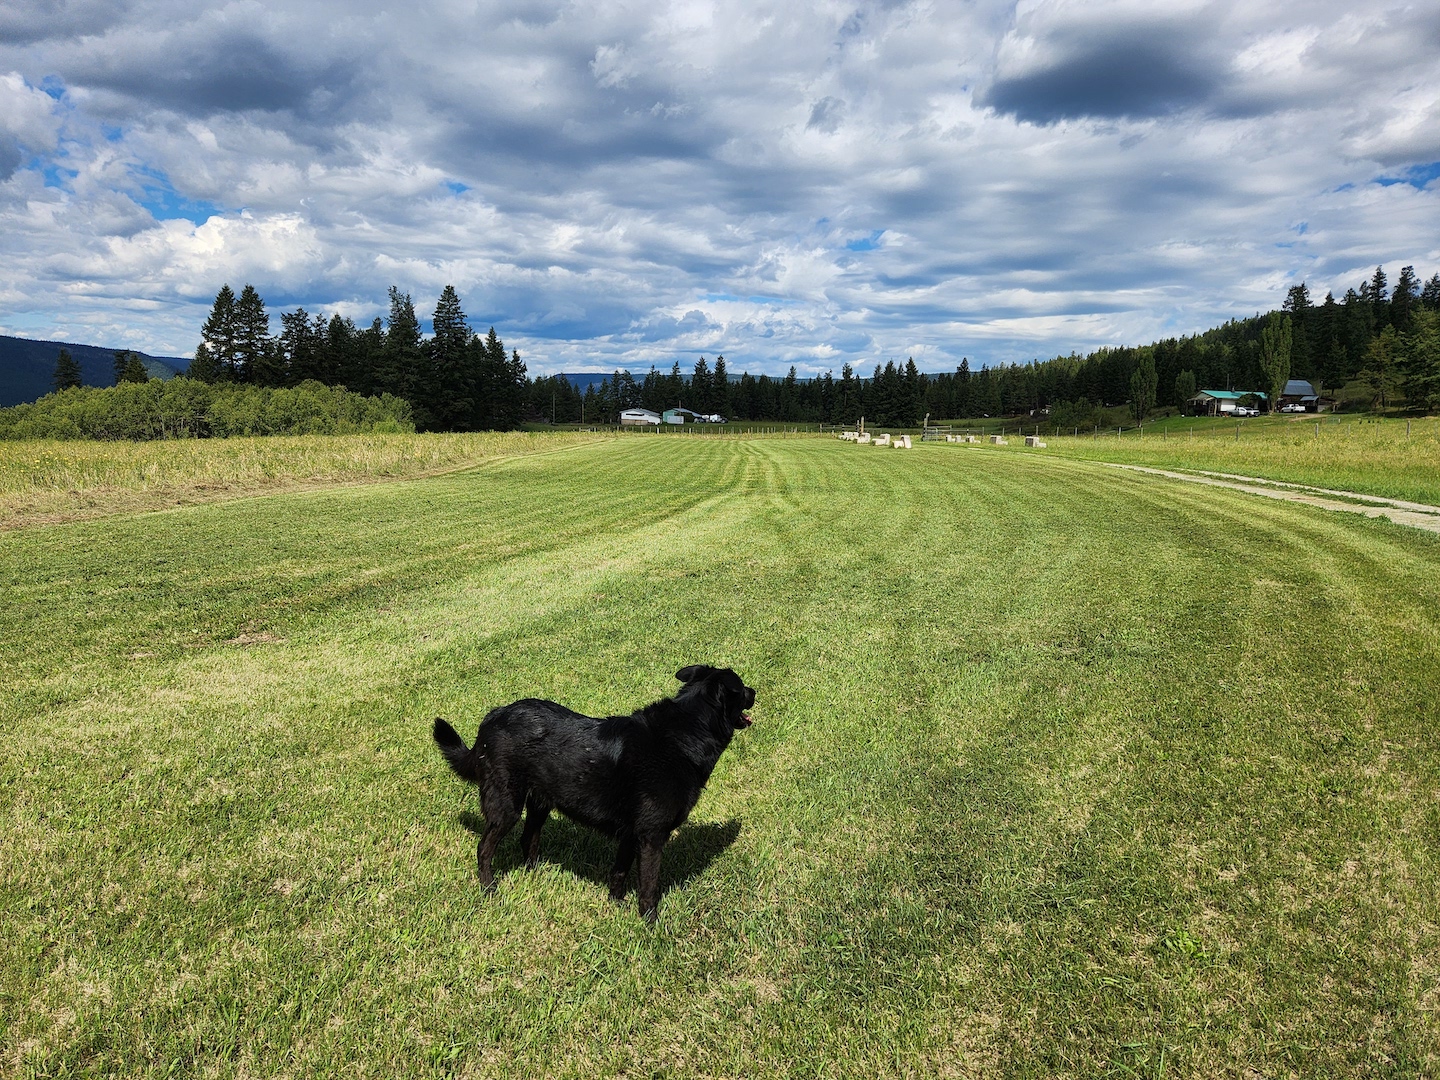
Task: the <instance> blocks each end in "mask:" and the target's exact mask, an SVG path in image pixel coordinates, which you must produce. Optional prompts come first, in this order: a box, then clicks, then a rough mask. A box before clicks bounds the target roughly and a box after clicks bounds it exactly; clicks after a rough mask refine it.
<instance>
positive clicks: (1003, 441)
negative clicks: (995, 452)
mask: <svg viewBox="0 0 1440 1080" xmlns="http://www.w3.org/2000/svg"><path fill="white" fill-rule="evenodd" d="M990 443H991V445H993V446H1009V445H1010V440H1009V439H1007V438H1005V436H1004V435H991V436H990Z"/></svg>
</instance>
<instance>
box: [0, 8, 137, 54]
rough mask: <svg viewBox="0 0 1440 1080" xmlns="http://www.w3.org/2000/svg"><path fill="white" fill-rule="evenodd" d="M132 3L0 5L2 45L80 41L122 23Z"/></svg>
mask: <svg viewBox="0 0 1440 1080" xmlns="http://www.w3.org/2000/svg"><path fill="white" fill-rule="evenodd" d="M130 8H131V4H130V3H129V0H4V2H3V3H0V41H3V42H8V43H11V44H14V45H34V44H35V43H37V42H41V41H55V40H64V39H67V38H77V37H80V36H82V35H85V34H95V33H99V32H103V31H104V30H106V29H108V28H109V27H111V26H118V25H120V24H121V23H123V22H124V21H125V19H126V17H127V15H128V13H129V10H130Z"/></svg>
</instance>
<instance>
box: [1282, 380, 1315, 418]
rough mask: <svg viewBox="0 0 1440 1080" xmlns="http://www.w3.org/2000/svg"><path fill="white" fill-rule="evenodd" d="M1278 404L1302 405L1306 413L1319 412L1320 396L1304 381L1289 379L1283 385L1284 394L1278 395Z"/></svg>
mask: <svg viewBox="0 0 1440 1080" xmlns="http://www.w3.org/2000/svg"><path fill="white" fill-rule="evenodd" d="M1280 404H1281V405H1282V406H1284V405H1303V406H1305V411H1306V412H1319V411H1320V394H1319V393H1318V392H1317V391H1316V389H1315V387H1314V386H1313V385H1312V384H1311V383H1309V382H1307V381H1306V380H1304V379H1291V380H1289V381H1288V382H1287V383H1286V384H1285V392H1284V393H1283V394H1281V395H1280Z"/></svg>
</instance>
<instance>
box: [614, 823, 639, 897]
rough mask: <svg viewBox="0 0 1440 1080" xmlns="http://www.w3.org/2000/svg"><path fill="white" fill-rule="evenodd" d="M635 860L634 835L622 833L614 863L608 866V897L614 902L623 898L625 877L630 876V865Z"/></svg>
mask: <svg viewBox="0 0 1440 1080" xmlns="http://www.w3.org/2000/svg"><path fill="white" fill-rule="evenodd" d="M634 862H635V837H634V836H633V835H632V834H630V833H622V834H621V836H620V846H619V848H617V849H616V851H615V865H614V866H613V867H611V868H610V899H611V900H614V901H615V902H616V903H622V902H623V901H624V900H625V879H626V878H628V877H629V876H630V866H631V864H632V863H634Z"/></svg>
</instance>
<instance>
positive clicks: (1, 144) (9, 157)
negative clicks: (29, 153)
mask: <svg viewBox="0 0 1440 1080" xmlns="http://www.w3.org/2000/svg"><path fill="white" fill-rule="evenodd" d="M23 160H24V155H23V154H21V152H20V144H19V143H18V142H16V141H15V138H14V136H11V135H6V134H3V133H0V183H4V182H5V181H6V180H9V179H10V177H12V176H14V175H15V170H16V169H17V168H19V167H20V162H21V161H23Z"/></svg>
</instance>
